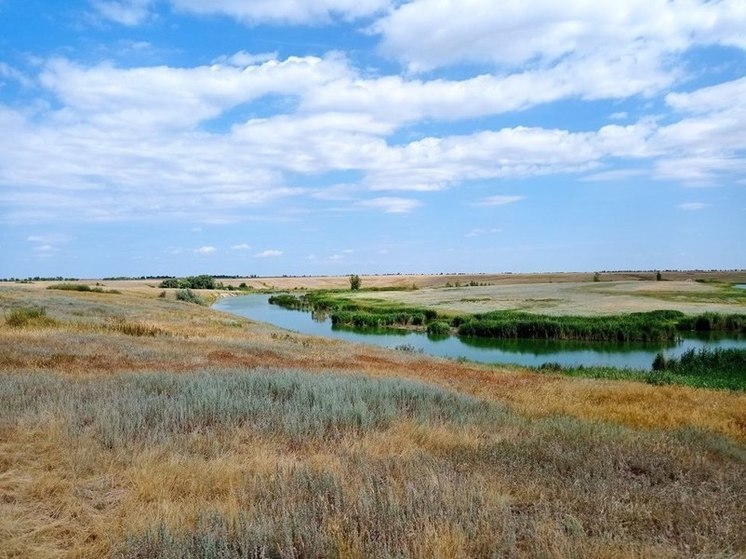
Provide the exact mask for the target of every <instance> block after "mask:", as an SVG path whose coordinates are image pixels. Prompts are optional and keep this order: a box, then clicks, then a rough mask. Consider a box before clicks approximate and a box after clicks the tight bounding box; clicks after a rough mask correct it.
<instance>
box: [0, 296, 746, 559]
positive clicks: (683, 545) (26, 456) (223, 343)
mask: <svg viewBox="0 0 746 559" xmlns="http://www.w3.org/2000/svg"><path fill="white" fill-rule="evenodd" d="M107 287H108V285H107ZM116 287H118V288H121V285H116ZM123 291H124V293H123V294H122V295H120V296H118V297H116V298H111V297H108V298H107V297H106V296H105V295H100V294H95V293H69V292H67V293H63V292H54V291H41V290H37V289H35V288H34V287H31V288H22V287H11V286H2V287H0V306H2V307H3V308H4V309H6V310H7V309H11V308H19V307H23V306H31V305H41V306H44V307H45V309H46V314H47V316H48V317H49V318H50V319H51V320H52V321H53V322H50V323H49V324H46V325H45V326H44V327H43V328H11V327H9V326H7V325H5V324H2V325H0V375H2V374H10V373H22V374H24V375H29V376H31V377H33V376H34V375H43V374H49V373H51V374H53V375H56V376H61V377H64V378H67V379H70V381H71V382H77V381H80V380H83V379H94V380H95V379H98V378H113V377H117V376H118V375H119V376H121V375H125V376H126V375H130V374H132V373H137V372H152V371H158V372H165V373H173V374H191V373H195V372H199V371H203V370H205V369H209V368H230V369H236V370H241V371H246V370H253V369H255V368H257V367H277V368H283V369H285V368H295V369H303V370H305V371H308V372H312V373H313V372H326V371H333V372H336V373H339V374H360V373H363V374H365V375H368V376H370V377H376V378H390V377H396V378H400V377H406V378H412V379H417V380H421V381H425V382H427V383H430V384H434V385H437V386H440V387H443V388H446V389H449V390H456V391H458V392H462V393H466V394H470V395H473V396H476V397H478V398H481V399H484V400H486V401H489V402H495V403H498V404H507V405H508V406H509V408H510V409H512V410H514V411H515V413H517V414H518V415H516V418H517V419H516V420H515V421H513V420H511V421H508V422H506V423H504V424H500V425H497V426H496V425H494V424H489V425H481V424H479V423H476V424H465V425H455V424H449V423H448V422H445V423H442V424H438V425H423V424H419V423H417V422H413V421H403V422H398V423H395V424H393V425H391V426H390V427H387V428H385V429H379V430H372V431H369V432H365V433H363V434H362V435H355V436H352V435H348V436H343V437H342V438H339V439H336V440H335V441H325V440H321V441H308V442H307V443H306V444H298V443H297V442H293V441H290V440H286V439H285V438H283V437H282V436H279V435H278V436H276V437H267V436H261V435H259V434H257V433H253V432H251V431H249V430H246V429H240V428H231V429H225V430H223V431H216V432H210V431H209V430H208V431H195V432H193V433H191V434H189V435H187V436H184V437H180V438H177V439H174V440H172V441H166V442H164V443H163V444H160V445H155V446H152V445H151V446H148V445H144V446H136V447H132V448H106V447H105V446H102V445H101V444H100V442H97V441H96V440H95V438H94V437H93V436H92V435H91V434H90V433H88V434H86V433H83V434H79V435H76V434H73V433H71V432H70V430H69V428H68V427H67V423H66V421H67V419H66V418H65V417H60V416H55V415H50V416H44V417H40V418H35V419H33V420H31V419H29V420H28V421H27V420H20V421H18V422H10V423H2V422H0V557H1V558H11V557H13V558H21V557H42V558H45V557H49V558H52V557H55V558H58V557H70V558H73V557H75V558H88V557H91V558H93V557H106V556H111V555H112V554H114V553H115V552H116V551H117V550H119V551H122V552H123V553H124V552H126V550H127V549H129V550H130V552H131V551H132V549H134V548H127V547H126V545H125V544H124V542H125V541H126V538H127V537H135V538H137V537H141V536H142V535H143V534H147V533H149V531H152V530H153V529H155V527H157V526H160V525H162V526H164V527H166V528H167V529H168V530H169V531H170V532H172V533H173V534H174V537H176V538H177V539H178V537H182V536H183V535H184V534H186V533H189V532H190V531H192V530H194V529H195V527H197V526H198V525H199V523H200V522H201V521H202V520H201V519H204V515H205V514H206V513H211V514H215V515H218V516H219V517H221V518H226V519H236V518H238V517H239V516H240V515H241V514H248V515H249V516H251V515H252V514H256V515H259V517H261V518H265V519H272V518H275V519H276V522H280V521H282V519H283V518H287V517H286V516H283V515H287V514H290V512H289V511H292V510H296V509H298V510H300V509H301V508H302V507H303V506H305V505H304V503H305V502H306V501H304V499H305V500H307V501H308V502H314V495H322V496H324V495H326V497H328V498H331V495H334V494H337V493H334V492H337V491H338V492H339V495H340V497H339V498H340V499H342V501H339V502H340V503H346V505H345V508H342V509H333V508H329V507H330V506H331V505H326V504H325V505H324V506H323V507H322V508H318V514H320V515H321V516H320V518H322V519H323V524H322V526H321V528H320V533H321V534H323V536H324V538H326V540H325V541H328V542H332V543H330V544H329V545H332V546H335V548H336V549H337V550H338V553H339V555H340V556H347V557H362V556H372V555H373V551H371V550H375V549H379V547H376V546H380V545H383V544H381V543H380V542H379V543H375V542H371V540H370V538H369V537H368V536H366V535H365V534H364V533H363V532H360V531H359V528H360V527H361V526H362V527H366V526H367V527H368V528H371V527H373V526H379V524H376V523H377V522H378V520H376V519H375V518H373V517H372V516H370V514H372V511H374V510H379V509H375V508H370V507H372V506H373V505H372V504H371V503H372V501H369V500H368V499H372V498H374V497H375V499H383V500H382V501H379V505H380V506H384V505H386V506H391V507H393V506H394V505H395V506H397V507H404V509H406V507H407V506H410V504H412V503H414V504H417V505H416V506H414V505H411V506H412V507H414V508H412V509H411V510H410V511H409V512H407V513H406V514H404V513H402V514H403V516H401V518H399V517H397V516H395V515H393V513H391V512H389V513H387V514H388V515H389V518H384V520H385V522H384V524H381V525H380V526H384V533H383V535H386V534H387V533H388V534H389V535H391V537H397V538H400V540H398V541H399V544H400V545H401V546H402V549H403V550H405V553H406V554H408V555H410V556H415V557H463V556H484V555H485V553H486V552H485V550H487V549H488V548H489V547H490V545H492V546H493V549H494V547H495V546H497V545H498V544H499V546H502V547H500V549H502V551H503V554H504V555H505V556H521V557H536V556H546V557H578V556H584V557H652V556H655V557H684V556H691V555H698V554H699V555H719V556H737V555H738V554H739V553H742V552H743V551H744V550H745V549H746V541H744V538H743V531H742V527H743V523H744V522H745V521H746V511H744V507H743V499H742V495H743V494H744V490H745V488H744V485H743V480H744V479H746V476H745V475H744V474H746V470H745V469H744V461H743V458H738V455H739V453H740V454H741V456H742V455H743V452H744V449H743V443H744V442H745V441H746V396H744V395H743V394H740V393H727V392H718V391H709V390H698V389H691V388H685V387H670V386H669V387H655V386H649V385H644V384H639V383H631V382H616V381H600V380H587V379H571V378H566V377H556V376H551V375H537V374H533V373H530V372H526V371H523V370H520V369H518V368H508V367H506V368H491V367H487V366H476V365H468V364H459V363H455V362H450V361H446V360H440V359H430V358H425V357H423V356H420V355H409V354H406V353H402V352H391V351H385V350H381V349H375V348H371V347H366V346H360V345H353V344H346V343H342V342H337V341H330V340H322V339H315V338H310V337H307V336H303V335H300V334H294V333H288V332H284V331H280V330H277V329H275V328H272V327H269V326H266V325H260V324H255V323H251V322H250V321H247V320H243V319H240V318H236V317H232V316H228V315H224V314H221V313H217V312H215V311H211V310H210V309H206V308H202V307H198V306H195V305H189V304H184V303H178V302H175V301H171V300H162V299H159V298H158V293H159V291H158V290H156V289H150V288H147V287H146V288H144V289H143V288H138V289H135V290H133V291H127V290H126V289H124V290H123ZM123 325H124V326H123ZM39 378H41V377H39ZM526 418H528V419H526ZM598 421H602V422H606V423H608V425H601V426H598V425H597V423H596V422H598ZM574 422H575V423H574ZM615 426H620V427H615ZM618 429H621V430H618ZM718 435H720V436H722V437H725V438H724V439H721V438H719V437H718ZM303 472H306V473H303ZM301 475H302V476H310V477H308V479H309V480H311V481H309V482H308V483H309V484H310V485H309V486H308V487H310V488H314V487H317V485H314V484H321V483H327V482H328V483H329V484H331V485H329V486H328V487H327V486H326V485H323V487H325V488H326V489H323V488H321V487H322V486H320V485H319V486H318V487H317V489H315V490H314V491H316V492H315V493H313V492H311V493H304V491H306V490H305V489H300V488H301V487H302V485H297V484H298V483H300V481H299V480H300V479H301V478H299V477H298V476H301ZM319 476H320V477H319ZM325 476H326V477H325ZM304 479H305V478H304ZM325 479H327V480H328V481H323V480H325ZM376 479H378V480H380V483H382V484H383V485H375V483H379V482H375V481H374V480H376ZM268 487H269V488H270V489H271V490H272V491H275V493H271V495H272V499H270V498H269V496H270V493H267V491H269V490H270V489H268ZM285 487H287V488H295V489H293V491H295V492H296V493H295V494H286V493H285V492H284V489H283V488H285ZM309 491H310V489H309ZM469 499H478V501H473V502H472V501H470V500H469ZM273 502H274V504H273ZM474 502H479V507H478V508H476V509H475V508H470V507H472V506H473V503H474ZM386 503H388V504H386ZM408 503H409V504H408ZM470 503H471V504H470ZM379 505H376V506H379ZM314 506H315V505H314ZM283 507H287V508H283ZM319 507H321V505H319ZM448 507H452V508H453V514H448V511H447V510H445V509H447V508H448ZM404 509H402V510H404ZM386 510H393V509H386ZM397 510H398V509H397ZM406 510H409V509H406ZM283 511H285V512H283ZM322 513H323V514H322ZM397 518H399V519H398V520H397ZM480 518H481V519H486V520H484V521H482V520H480ZM467 519H471V520H470V521H473V524H469V525H467V524H466V523H465V522H466V520H467ZM267 521H268V522H269V520H267ZM490 523H491V524H490ZM274 526H276V525H274ZM141 544H142V543H141ZM141 544H137V545H141ZM133 545H134V544H133ZM380 549H383V548H380ZM127 553H129V552H127ZM145 556H146V555H143V557H145ZM309 556H313V554H309Z"/></svg>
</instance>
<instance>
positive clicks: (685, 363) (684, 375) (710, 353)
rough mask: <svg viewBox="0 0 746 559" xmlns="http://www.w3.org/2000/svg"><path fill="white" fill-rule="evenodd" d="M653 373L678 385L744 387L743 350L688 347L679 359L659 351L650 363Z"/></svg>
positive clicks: (745, 352) (745, 356) (745, 361)
mask: <svg viewBox="0 0 746 559" xmlns="http://www.w3.org/2000/svg"><path fill="white" fill-rule="evenodd" d="M653 375H657V376H661V377H665V378H666V379H671V380H672V381H673V382H676V383H677V384H687V385H690V386H699V387H704V388H727V389H730V390H746V349H738V348H726V349H723V348H714V349H710V348H702V349H700V350H694V349H690V350H689V351H686V352H684V353H683V354H682V355H681V356H680V357H678V358H669V359H667V358H665V357H664V356H663V354H658V356H656V358H655V361H654V362H653Z"/></svg>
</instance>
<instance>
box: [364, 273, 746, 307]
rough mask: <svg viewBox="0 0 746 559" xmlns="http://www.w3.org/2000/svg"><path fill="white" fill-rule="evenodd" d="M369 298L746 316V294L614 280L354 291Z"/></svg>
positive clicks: (699, 286)
mask: <svg viewBox="0 0 746 559" xmlns="http://www.w3.org/2000/svg"><path fill="white" fill-rule="evenodd" d="M352 296H353V297H355V298H373V299H380V300H384V301H390V302H396V303H401V304H404V305H413V306H422V307H429V308H433V309H436V310H438V311H440V312H443V313H454V314H458V313H483V312H488V311H494V310H513V311H522V312H529V313H541V314H546V315H555V316H561V315H581V316H590V315H613V314H620V313H632V312H649V311H654V310H659V309H667V310H677V311H681V312H684V313H691V314H694V313H701V312H720V313H744V312H746V292H744V290H741V289H733V288H728V287H724V286H721V285H714V284H707V283H697V282H692V281H688V280H684V281H666V282H656V281H613V282H598V283H595V282H584V283H579V282H562V283H525V284H503V285H500V284H498V285H490V286H475V287H449V288H443V289H418V290H415V291H384V292H375V293H366V292H358V293H355V294H354V295H352Z"/></svg>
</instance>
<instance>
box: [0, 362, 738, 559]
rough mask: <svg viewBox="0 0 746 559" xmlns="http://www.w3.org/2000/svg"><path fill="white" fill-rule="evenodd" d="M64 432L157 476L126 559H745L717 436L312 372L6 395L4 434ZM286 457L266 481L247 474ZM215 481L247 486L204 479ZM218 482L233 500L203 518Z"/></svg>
mask: <svg viewBox="0 0 746 559" xmlns="http://www.w3.org/2000/svg"><path fill="white" fill-rule="evenodd" d="M50 421H55V422H56V423H59V422H60V421H63V422H64V424H63V425H64V428H66V429H67V432H68V433H69V435H70V437H71V443H70V445H71V448H73V449H75V448H80V447H83V446H85V445H91V444H94V445H96V444H97V445H98V447H99V450H98V451H97V452H98V453H99V454H95V453H93V451H91V450H88V451H87V452H88V453H89V454H87V455H91V456H100V460H101V464H100V466H99V467H100V468H103V470H94V472H97V471H105V472H107V473H109V472H111V468H112V467H116V465H117V464H120V463H121V464H123V465H124V470H123V471H121V472H120V473H119V475H120V476H121V479H122V480H123V483H124V484H125V485H126V484H127V481H126V480H127V479H129V478H128V477H127V476H132V475H136V476H138V477H136V480H137V488H136V489H134V490H132V491H131V492H130V493H128V496H127V498H126V500H125V501H123V503H125V504H122V505H121V507H120V508H119V509H116V510H114V511H113V512H112V513H111V515H112V520H111V522H114V523H117V524H116V525H119V524H118V523H120V522H121V521H122V520H123V518H125V516H124V515H125V514H128V515H130V516H131V515H138V514H139V515H147V518H148V519H149V521H148V522H146V523H137V522H135V523H132V519H131V518H128V522H129V523H130V524H128V526H136V528H135V529H134V530H131V529H128V530H127V534H128V535H126V536H125V537H123V538H122V539H121V540H119V541H115V542H113V543H114V549H112V553H111V556H114V557H120V558H128V559H129V558H132V559H135V558H137V559H155V558H177V557H178V558H191V557H194V558H232V557H257V558H259V557H275V558H298V557H307V558H322V557H355V556H357V557H380V558H384V557H423V558H424V557H490V556H495V557H540V556H547V557H549V556H553V557H581V556H582V557H585V556H618V555H624V556H676V555H693V556H731V555H737V554H738V552H739V550H741V549H743V546H744V545H745V544H746V539H745V536H744V534H743V532H742V530H741V529H740V528H741V527H742V523H743V520H744V511H743V508H742V506H741V502H740V500H739V496H740V495H742V494H743V491H744V490H746V485H744V480H745V479H746V476H745V475H744V474H746V470H744V462H743V459H742V458H739V448H738V447H737V446H736V445H734V444H732V443H729V442H728V441H727V440H725V439H719V438H718V437H715V436H713V435H712V434H697V433H692V434H688V435H687V434H684V433H682V434H681V436H679V435H664V434H661V433H641V432H634V431H630V430H627V429H623V428H619V427H614V426H610V425H603V424H596V423H590V422H582V421H576V420H571V419H568V418H565V417H550V418H547V419H543V420H536V421H530V420H527V419H524V418H521V417H519V416H517V415H515V414H513V413H511V412H509V411H507V410H505V409H504V408H502V407H501V406H498V405H494V404H489V403H484V402H481V401H479V400H476V399H474V398H470V397H466V396H461V395H459V394H457V393H453V392H450V391H447V390H443V389H437V388H434V387H432V386H429V385H425V384H422V383H417V382H406V381H398V380H383V379H370V378H361V377H350V376H341V375H330V374H321V375H309V374H304V373H301V372H298V371H271V370H265V371H258V372H242V371H213V372H205V373H202V374H196V375H184V376H181V375H173V376H170V375H163V374H149V375H132V374H130V375H119V376H115V377H107V378H97V379H89V380H85V379H80V380H71V379H62V378H60V377H57V376H53V375H34V376H24V375H12V374H8V375H3V376H0V426H3V427H14V428H15V429H9V432H10V431H13V432H18V431H20V430H22V429H24V428H26V429H30V431H29V432H37V433H44V432H45V428H46V427H47V426H48V425H49V423H50ZM42 427H43V428H42ZM39 428H41V429H39ZM35 436H39V435H35ZM200 441H202V442H200ZM232 441H239V442H238V444H235V443H233V442H232ZM268 447H271V448H275V449H276V452H277V454H275V455H272V460H267V461H266V462H263V463H262V467H261V468H259V469H257V468H256V467H252V466H250V465H248V464H246V463H245V462H244V461H246V460H247V456H250V455H251V454H252V453H255V452H262V451H265V452H266V449H267V448H268ZM205 449H210V450H209V452H208V451H206V450H205ZM263 449H264V450H263ZM78 452H80V451H78ZM241 452H243V453H244V454H240V453H241ZM235 453H239V454H235ZM246 453H248V454H246ZM284 456H287V457H286V458H283V457H284ZM67 462H68V461H65V463H67ZM192 464H203V467H204V468H207V469H206V470H199V472H202V474H198V475H192V474H191V473H190V468H191V465H192ZM212 464H219V466H217V468H219V467H223V468H228V464H232V466H230V468H229V470H228V471H230V472H234V473H233V474H231V476H230V477H229V478H228V479H225V480H224V479H221V478H220V470H219V469H218V471H215V472H214V473H212V474H211V476H212V477H210V479H208V480H201V479H200V475H203V474H204V473H205V472H207V471H212V470H211V469H210V468H211V467H212ZM87 467H89V468H90V467H91V466H90V465H89V466H87ZM161 468H163V469H164V470H165V471H164V472H163V475H161ZM176 472H178V473H179V475H176V476H175V475H174V474H175V473H176ZM94 475H95V474H94ZM72 477H75V476H72ZM147 480H150V485H148V483H147V482H146V481H147ZM213 482H217V483H219V485H220V491H221V492H222V493H221V495H222V496H221V497H220V498H217V497H214V498H211V500H210V502H209V503H208V504H203V503H202V502H201V501H195V495H200V496H202V497H203V498H204V497H205V496H206V495H209V494H210V492H211V491H214V488H213V487H212V486H211V484H212V483H213ZM151 485H152V486H153V487H152V489H149V487H150V486H151ZM73 488H75V486H73ZM151 491H152V492H151ZM138 499H140V501H138ZM138 507H139V508H138ZM184 508H188V509H189V511H198V512H199V514H198V515H197V517H192V516H191V515H190V514H184V515H182V514H179V512H178V511H179V510H181V509H184ZM174 509H176V510H174ZM159 511H162V512H159ZM168 511H171V512H168ZM159 514H163V515H165V516H159ZM150 519H152V523H151V520H150ZM158 519H160V520H158Z"/></svg>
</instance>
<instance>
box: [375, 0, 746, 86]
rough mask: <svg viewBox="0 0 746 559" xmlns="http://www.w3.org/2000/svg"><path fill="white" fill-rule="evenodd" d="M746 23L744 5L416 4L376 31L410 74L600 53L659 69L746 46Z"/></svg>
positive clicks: (729, 1) (699, 0) (686, 0)
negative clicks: (683, 58) (668, 62)
mask: <svg viewBox="0 0 746 559" xmlns="http://www.w3.org/2000/svg"><path fill="white" fill-rule="evenodd" d="M744 25H746V9H744V5H743V3H742V2H741V1H740V0H722V1H718V2H708V1H706V0H673V1H669V0H628V1H626V2H624V4H618V5H614V6H608V5H606V4H603V3H598V2H588V1H587V0H569V1H568V2H562V3H557V2H554V1H551V0H529V1H524V0H506V1H503V2H493V1H491V0H413V1H412V2H407V3H406V4H402V5H400V6H398V7H397V8H396V9H394V10H392V11H391V12H390V13H389V14H388V15H386V16H385V17H383V18H381V19H380V20H379V21H378V22H377V23H375V24H374V25H373V27H372V31H373V32H375V33H377V34H379V35H380V36H381V38H382V47H381V48H382V50H383V51H384V52H385V53H387V54H389V55H390V56H392V57H395V58H397V59H399V60H401V61H402V62H403V63H404V64H406V65H407V66H408V67H409V69H410V70H412V71H420V70H429V69H432V68H436V67H440V66H444V65H451V64H455V63H460V62H475V63H485V62H486V63H491V64H494V65H496V66H498V67H501V68H516V67H520V66H523V65H525V64H530V65H535V66H547V65H551V64H554V63H556V62H557V61H559V60H567V59H568V58H574V59H576V60H582V59H584V58H587V57H589V56H590V57H593V56H596V55H597V54H598V53H599V52H603V53H604V56H605V57H606V59H607V60H608V61H612V62H613V61H620V60H623V59H625V58H633V59H636V60H638V61H640V62H642V63H643V64H646V65H647V64H650V65H651V68H655V67H657V66H658V65H659V63H660V61H661V59H662V57H663V56H665V55H666V54H667V53H676V52H681V51H683V50H685V49H687V48H688V47H690V46H691V45H692V44H721V45H732V46H738V47H740V48H744V47H746V35H744V34H743V32H742V30H743V28H744ZM433 29H437V30H438V32H437V33H433V32H432V30H433ZM651 62H652V63H651Z"/></svg>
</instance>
